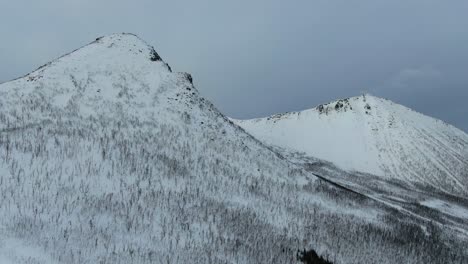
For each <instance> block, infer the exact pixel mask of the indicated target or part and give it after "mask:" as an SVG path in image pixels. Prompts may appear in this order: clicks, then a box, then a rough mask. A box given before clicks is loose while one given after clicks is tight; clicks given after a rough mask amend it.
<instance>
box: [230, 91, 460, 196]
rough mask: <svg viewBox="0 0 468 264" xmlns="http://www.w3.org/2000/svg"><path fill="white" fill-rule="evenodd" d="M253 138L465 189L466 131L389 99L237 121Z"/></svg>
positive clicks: (347, 165) (345, 164)
mask: <svg viewBox="0 0 468 264" xmlns="http://www.w3.org/2000/svg"><path fill="white" fill-rule="evenodd" d="M236 122H237V123H238V124H239V125H240V126H242V127H243V128H244V129H245V130H246V131H247V132H249V133H251V134H252V135H254V136H255V137H257V138H258V139H261V140H264V141H265V142H267V143H269V144H272V145H277V146H280V147H285V148H290V149H293V150H297V151H301V152H305V153H306V154H307V155H310V156H313V157H316V158H319V159H323V160H327V161H330V162H333V163H335V164H336V165H338V166H340V167H342V168H344V169H346V170H356V171H361V172H367V173H372V174H376V175H380V176H384V177H389V178H393V179H399V180H403V181H405V182H417V183H426V184H430V185H432V186H434V187H436V188H440V189H443V190H445V191H452V190H457V191H460V192H466V190H467V189H468V135H467V134H465V133H464V132H463V131H461V130H459V129H457V128H455V127H453V126H451V125H448V124H446V123H444V122H442V121H440V120H436V119H433V118H431V117H427V116H425V115H422V114H420V113H417V112H415V111H413V110H411V109H409V108H407V107H404V106H401V105H398V104H396V103H394V102H392V101H389V100H386V99H382V98H378V97H374V96H371V95H363V96H358V97H352V98H348V99H341V100H337V101H334V102H331V103H328V104H323V105H319V106H317V107H315V108H313V109H309V110H305V111H302V112H293V113H286V114H279V115H274V116H271V117H267V118H259V119H253V120H244V121H241V120H238V121H236Z"/></svg>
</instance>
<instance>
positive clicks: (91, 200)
mask: <svg viewBox="0 0 468 264" xmlns="http://www.w3.org/2000/svg"><path fill="white" fill-rule="evenodd" d="M191 80H192V78H191V76H190V75H188V74H185V73H173V72H172V71H171V68H170V67H169V66H168V65H167V64H166V63H165V62H164V61H162V60H161V58H160V57H159V55H157V53H156V52H155V51H154V49H153V48H152V47H150V46H148V45H147V44H146V43H144V41H142V40H141V39H139V38H138V37H136V36H134V35H131V34H116V35H111V36H107V37H103V38H99V39H98V40H96V41H95V42H93V43H91V44H89V45H87V46H85V47H83V48H81V49H78V50H76V51H75V52H73V53H71V54H68V55H66V56H64V57H62V58H59V59H58V60H55V61H53V62H51V63H49V64H47V65H45V66H43V67H41V68H40V69H38V70H36V71H34V72H33V73H31V74H28V75H26V76H24V77H22V78H20V79H17V80H14V81H11V82H8V83H4V84H1V85H0V261H2V262H5V263H265V262H267V263H294V262H296V252H297V250H299V249H301V250H302V249H304V248H305V249H315V250H316V251H317V252H318V253H319V254H320V255H324V256H328V257H330V259H332V260H333V261H334V263H377V262H379V263H402V262H411V263H428V262H430V263H445V262H446V260H447V259H450V260H454V261H458V262H460V263H463V262H464V261H465V260H467V259H468V252H467V251H466V248H465V247H464V244H465V243H466V241H467V237H468V235H467V234H466V233H465V232H466V230H468V227H467V226H468V223H465V222H463V220H460V219H455V220H456V223H455V224H453V223H452V222H450V221H449V220H451V219H446V218H444V217H443V213H442V212H440V211H438V210H433V211H430V215H431V216H430V217H429V218H428V219H426V218H422V217H419V215H420V214H419V213H418V214H417V216H414V214H415V212H413V211H408V210H407V211H404V210H401V211H399V210H396V209H395V208H394V207H392V206H388V205H386V204H385V203H381V202H379V201H376V200H375V199H373V198H369V197H367V196H365V195H362V194H359V193H356V192H353V191H350V190H348V189H346V188H343V187H341V186H339V185H337V184H332V183H329V182H328V181H324V180H321V179H319V178H317V177H316V176H314V175H313V174H312V173H311V172H310V171H308V170H307V169H306V168H305V167H304V166H302V165H300V164H294V163H292V162H291V161H290V160H289V159H287V158H285V157H283V156H282V155H280V154H278V152H277V151H276V150H274V149H272V148H270V147H269V146H266V145H265V144H263V143H261V142H259V141H258V140H256V139H255V138H253V137H252V136H250V135H249V134H247V133H245V132H244V131H243V130H242V129H241V128H240V127H238V126H236V125H235V124H233V123H232V122H230V121H229V120H228V119H227V118H226V117H224V116H223V115H222V114H221V113H220V112H219V111H218V110H217V109H216V108H215V107H214V106H213V105H212V104H211V103H210V102H208V101H206V100H205V99H203V97H201V96H200V95H199V93H198V91H197V90H196V89H195V87H194V86H193V84H192V81H191ZM460 206H461V207H463V208H464V207H465V204H463V203H461V204H460ZM419 210H420V211H423V212H424V213H427V210H426V211H424V210H423V209H419ZM455 220H454V221H455ZM408 234H411V235H408Z"/></svg>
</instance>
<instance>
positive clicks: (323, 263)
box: [297, 249, 333, 264]
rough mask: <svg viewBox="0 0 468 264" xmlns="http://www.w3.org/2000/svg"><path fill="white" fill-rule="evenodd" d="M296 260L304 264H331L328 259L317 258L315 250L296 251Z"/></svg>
mask: <svg viewBox="0 0 468 264" xmlns="http://www.w3.org/2000/svg"><path fill="white" fill-rule="evenodd" d="M297 260H299V261H300V262H302V263H305V264H333V263H332V262H331V261H329V260H328V259H324V258H323V257H322V256H319V255H318V254H317V252H315V250H313V249H311V250H308V251H307V250H305V249H304V250H302V251H300V250H298V251H297Z"/></svg>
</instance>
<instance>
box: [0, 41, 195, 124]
mask: <svg viewBox="0 0 468 264" xmlns="http://www.w3.org/2000/svg"><path fill="white" fill-rule="evenodd" d="M188 93H189V94H190V96H192V97H194V96H197V95H195V94H196V90H195V89H194V87H193V84H192V77H191V76H190V75H189V74H183V73H173V72H172V70H171V68H170V67H169V65H168V64H167V63H165V62H164V61H163V60H162V59H161V57H160V56H159V54H158V53H157V52H156V51H155V49H154V48H153V47H152V46H150V45H148V44H147V43H146V42H145V41H143V40H142V39H140V38H139V37H138V36H136V35H134V34H129V33H120V34H112V35H108V36H104V37H99V38H97V39H96V40H95V41H93V42H91V43H90V44H88V45H85V46H83V47H81V48H79V49H76V50H75V51H73V52H71V53H68V54H66V55H64V56H62V57H60V58H58V59H56V60H54V61H52V62H49V63H47V64H45V65H43V66H41V67H40V68H38V69H37V70H35V71H33V72H32V73H30V74H28V75H26V76H24V77H22V78H19V79H16V80H14V81H11V82H7V83H4V84H2V85H1V87H0V106H2V104H4V105H11V109H14V108H15V107H14V106H15V105H24V104H31V102H34V103H37V104H38V105H44V109H48V111H47V112H48V114H47V115H49V114H51V113H53V112H54V111H65V112H67V113H70V114H72V115H75V114H77V115H80V116H101V115H104V116H106V117H116V118H119V117H120V116H124V117H128V118H131V119H139V120H148V119H149V118H152V117H151V116H154V114H155V113H156V112H157V111H161V110H162V109H165V108H167V107H170V105H171V104H172V103H175V102H177V103H178V104H179V105H181V106H177V110H180V109H181V107H185V106H187V105H191V104H193V103H189V102H190V100H191V99H189V98H184V99H181V97H183V96H182V95H183V94H187V96H188ZM182 101H183V102H185V103H186V104H185V103H184V104H180V103H181V102H182ZM26 102H29V103H26ZM168 102H171V103H169V104H167V103H168ZM163 103H164V104H163ZM155 106H158V107H155ZM179 108H180V109H179ZM47 115H45V116H47ZM45 116H44V118H46V117H45Z"/></svg>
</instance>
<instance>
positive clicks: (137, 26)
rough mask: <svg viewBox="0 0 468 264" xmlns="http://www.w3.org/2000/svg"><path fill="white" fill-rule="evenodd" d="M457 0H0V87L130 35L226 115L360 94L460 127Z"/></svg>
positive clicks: (464, 113) (463, 93)
mask: <svg viewBox="0 0 468 264" xmlns="http://www.w3.org/2000/svg"><path fill="white" fill-rule="evenodd" d="M467 12H468V1H466V0H450V1H442V0H437V1H436V0H392V1H389V0H359V1H353V0H342V1H335V0H304V1H299V0H297V1H294V0H291V1H285V0H259V1H254V0H236V1H221V0H212V1H208V0H197V1H177V0H176V1H174V0H171V1H169V0H166V1H155V0H151V1H150V0H147V1H135V0H127V1H124V0H41V1H33V0H29V1H23V0H15V1H8V0H0V36H1V38H0V41H1V42H0V43H1V44H0V82H4V81H7V80H10V79H13V78H15V77H18V76H20V75H24V74H26V73H28V72H30V71H32V70H33V69H35V68H37V67H38V66H40V65H42V64H44V63H46V62H48V61H50V60H52V59H54V58H56V57H58V56H60V55H62V54H64V53H67V52H69V51H71V50H74V49H75V48H78V47H80V46H82V45H84V44H87V43H88V42H91V41H92V40H94V39H95V38H96V37H98V36H101V35H107V34H111V33H116V32H131V33H135V34H137V35H139V36H140V37H141V38H142V39H144V40H146V41H147V42H148V43H150V44H151V45H153V46H155V48H156V50H157V51H158V53H159V54H160V55H161V57H163V59H164V60H165V61H166V62H167V63H169V64H170V65H171V67H172V68H173V69H174V70H175V71H185V72H189V73H191V74H192V75H193V77H194V82H195V84H196V86H197V88H198V89H199V90H200V91H201V92H202V94H203V95H204V96H205V97H207V98H208V99H210V100H211V101H212V102H213V103H214V104H215V105H216V106H217V107H218V108H219V109H220V110H221V111H222V112H224V113H225V114H227V115H229V116H231V117H235V118H252V117H261V116H266V115H270V114H274V113H279V112H286V111H296V110H302V109H306V108H312V107H314V106H316V105H317V104H320V103H325V102H328V101H331V100H334V99H337V98H346V97H350V96H356V95H359V94H362V93H364V92H367V93H370V94H373V95H376V96H380V97H385V98H388V99H391V100H393V101H396V102H398V103H401V104H404V105H406V106H408V107H410V108H413V109H415V110H417V111H419V112H422V113H424V114H427V115H430V116H434V117H437V118H440V119H442V120H444V121H446V122H448V123H451V124H453V125H455V126H457V127H458V128H461V129H463V130H464V131H468V15H467Z"/></svg>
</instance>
